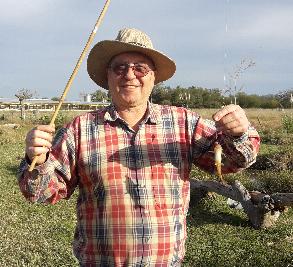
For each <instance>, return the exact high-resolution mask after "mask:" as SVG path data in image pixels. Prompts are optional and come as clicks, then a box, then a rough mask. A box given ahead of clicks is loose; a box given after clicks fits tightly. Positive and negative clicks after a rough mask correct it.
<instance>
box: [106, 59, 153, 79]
mask: <svg viewBox="0 0 293 267" xmlns="http://www.w3.org/2000/svg"><path fill="white" fill-rule="evenodd" d="M109 68H110V69H111V70H112V71H113V72H114V73H115V74H116V75H117V76H121V75H123V76H125V75H126V74H127V72H128V69H129V68H131V69H132V71H133V73H134V75H135V76H136V77H137V78H141V77H144V76H146V75H147V74H148V73H149V72H150V71H151V70H152V69H151V68H150V67H149V66H148V65H146V64H142V63H116V64H113V65H112V66H110V67H109Z"/></svg>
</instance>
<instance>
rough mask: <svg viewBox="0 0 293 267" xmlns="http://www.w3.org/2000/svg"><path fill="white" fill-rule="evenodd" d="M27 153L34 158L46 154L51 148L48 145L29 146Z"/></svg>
mask: <svg viewBox="0 0 293 267" xmlns="http://www.w3.org/2000/svg"><path fill="white" fill-rule="evenodd" d="M25 152H26V154H27V155H28V157H29V158H30V160H32V159H33V158H34V157H35V156H40V155H42V154H46V153H47V152H49V149H48V148H47V147H32V146H31V147H28V148H27V149H26V151H25Z"/></svg>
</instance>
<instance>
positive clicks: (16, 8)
mask: <svg viewBox="0 0 293 267" xmlns="http://www.w3.org/2000/svg"><path fill="white" fill-rule="evenodd" d="M56 3H57V1H56V0H42V1H37V0H26V1H19V0H9V1H2V3H1V8H0V22H1V23H9V24H11V23H16V24H18V23H25V22H26V19H27V18H30V17H33V16H35V15H40V13H43V12H45V11H46V9H47V8H48V7H49V6H50V5H53V4H56Z"/></svg>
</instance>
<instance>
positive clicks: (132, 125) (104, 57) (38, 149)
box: [19, 29, 259, 266]
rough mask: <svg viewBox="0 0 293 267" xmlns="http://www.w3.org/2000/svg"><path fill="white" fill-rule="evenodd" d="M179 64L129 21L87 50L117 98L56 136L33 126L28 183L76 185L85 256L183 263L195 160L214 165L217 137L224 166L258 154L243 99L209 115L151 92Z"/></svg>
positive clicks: (30, 191) (43, 190)
mask: <svg viewBox="0 0 293 267" xmlns="http://www.w3.org/2000/svg"><path fill="white" fill-rule="evenodd" d="M174 72H175V63H174V62H173V61H172V60H171V59H170V58H168V57H167V56H165V55H164V54H162V53H161V52H159V51H157V50H155V49H154V48H153V46H152V43H151V40H150V39H149V37H148V36H147V35H146V34H145V33H143V32H141V31H138V30H136V29H123V30H121V31H120V32H119V34H118V36H117V38H116V40H114V41H101V42H99V43H97V44H96V45H95V46H94V47H93V49H92V50H91V52H90V54H89V57H88V73H89V75H90V77H91V78H92V79H93V81H94V82H95V83H96V84H98V85H99V86H101V87H103V88H105V89H108V90H109V91H110V94H111V97H112V104H111V105H110V106H108V107H106V108H103V109H99V110H97V111H93V112H89V113H87V114H85V115H82V116H79V117H77V118H75V119H74V120H73V121H72V122H71V123H69V124H68V125H67V126H66V127H64V128H62V129H61V130H59V131H58V132H57V134H56V136H55V137H54V140H53V143H52V133H53V132H54V130H55V129H54V128H53V127H50V126H46V125H39V126H37V127H36V128H34V129H32V130H31V131H30V132H29V133H28V134H27V138H26V159H25V160H23V161H22V163H21V166H20V176H19V184H20V188H21V191H22V192H23V194H24V196H25V197H26V198H27V199H29V200H30V201H35V202H46V203H52V204H54V203H56V202H57V201H58V200H60V199H62V198H69V197H70V196H71V194H72V193H73V191H74V190H75V188H76V187H78V190H79V196H78V200H77V226H76V232H75V237H74V244H73V246H74V254H75V256H76V257H77V259H78V260H79V262H80V265H81V266H180V264H181V262H182V259H183V257H184V252H185V249H184V244H185V239H186V214H187V210H188V204H189V194H190V189H189V173H190V170H191V167H192V163H193V164H195V165H196V166H199V167H200V168H202V169H204V170H206V171H209V172H214V160H213V153H212V152H211V151H212V150H213V145H214V143H215V142H216V141H217V142H219V143H220V144H221V145H222V147H223V151H224V153H225V161H224V162H223V172H226V173H227V172H236V171H239V170H241V169H243V168H246V167H248V166H249V165H251V164H252V163H253V162H254V161H255V158H256V153H257V150H258V147H259V136H258V134H257V132H256V131H255V130H254V129H253V128H252V127H250V125H249V122H248V120H247V117H246V115H245V113H244V111H243V110H242V109H241V108H240V107H239V106H235V105H229V106H226V107H224V108H222V109H221V110H219V111H218V112H216V113H215V114H214V116H213V119H214V120H215V122H212V121H208V120H203V119H202V118H201V117H199V116H198V115H197V114H196V113H195V112H192V111H189V110H186V109H184V108H178V107H170V106H160V105H155V104H152V103H150V102H149V101H148V99H149V96H150V94H151V92H152V89H153V87H154V85H155V84H157V83H159V82H162V81H165V80H167V79H169V78H170V77H171V76H172V75H173V74H174ZM36 155H39V158H38V161H37V166H36V167H35V169H34V170H33V171H32V172H28V166H29V164H30V163H31V161H32V159H33V157H35V156H36Z"/></svg>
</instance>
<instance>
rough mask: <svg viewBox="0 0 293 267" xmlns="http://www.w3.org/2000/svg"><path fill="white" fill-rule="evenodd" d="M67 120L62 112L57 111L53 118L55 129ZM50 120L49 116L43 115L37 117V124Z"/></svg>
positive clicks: (47, 122)
mask: <svg viewBox="0 0 293 267" xmlns="http://www.w3.org/2000/svg"><path fill="white" fill-rule="evenodd" d="M67 121H68V118H67V116H66V115H64V114H63V113H59V114H58V115H57V117H56V119H55V126H56V129H58V128H60V127H62V126H63V125H64V124H65V123H66V122H67ZM50 122H51V116H49V115H43V116H42V117H41V118H39V119H38V123H39V124H50Z"/></svg>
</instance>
